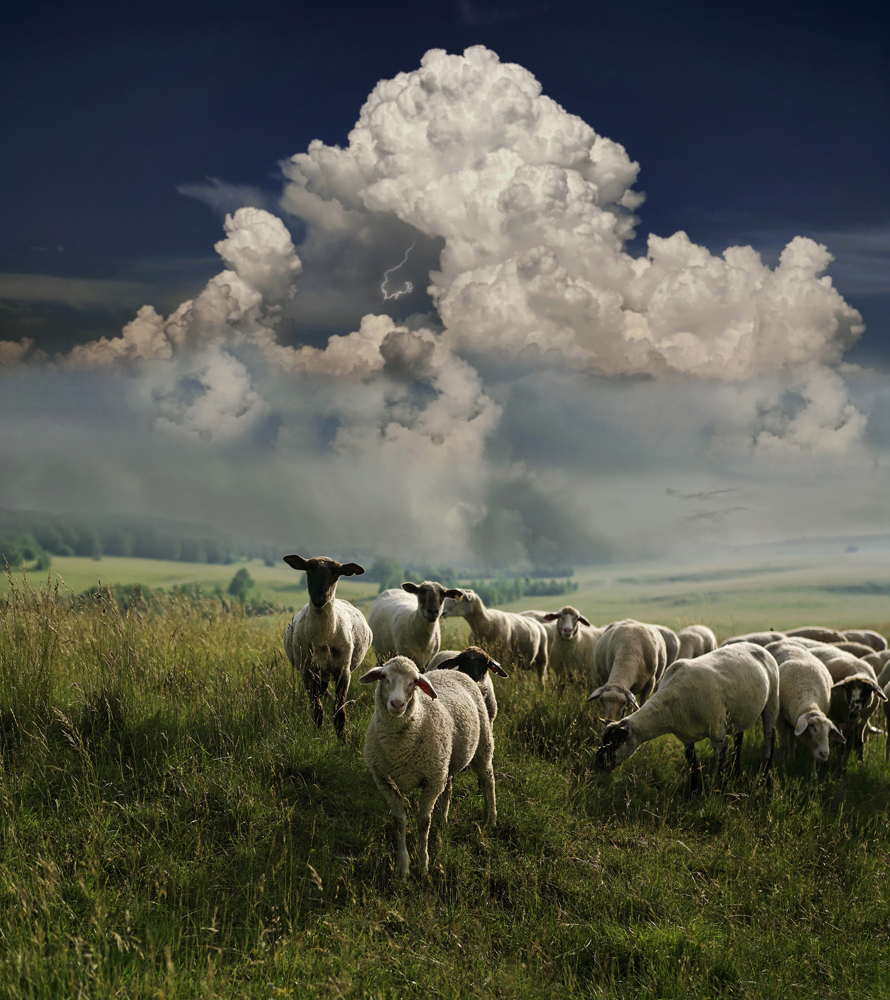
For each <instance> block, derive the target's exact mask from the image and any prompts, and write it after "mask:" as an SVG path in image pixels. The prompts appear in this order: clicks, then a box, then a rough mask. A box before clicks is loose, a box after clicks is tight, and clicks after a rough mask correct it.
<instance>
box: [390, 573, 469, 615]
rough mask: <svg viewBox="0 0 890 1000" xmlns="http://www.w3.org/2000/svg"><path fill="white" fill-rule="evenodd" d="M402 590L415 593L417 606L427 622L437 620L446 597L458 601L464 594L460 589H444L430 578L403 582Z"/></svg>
mask: <svg viewBox="0 0 890 1000" xmlns="http://www.w3.org/2000/svg"><path fill="white" fill-rule="evenodd" d="M402 590H404V591H406V592H407V593H409V594H416V595H417V607H418V609H419V610H420V613H421V614H422V615H423V617H424V618H426V620H427V621H428V622H434V621H438V619H439V617H440V616H441V615H442V605H443V603H444V601H445V599H446V598H451V600H453V601H459V600H461V599H462V598H463V596H464V592H463V591H462V590H457V589H456V588H452V589H446V588H445V587H443V586H442V584H441V583H435V582H434V581H432V580H424V582H423V583H403V584H402Z"/></svg>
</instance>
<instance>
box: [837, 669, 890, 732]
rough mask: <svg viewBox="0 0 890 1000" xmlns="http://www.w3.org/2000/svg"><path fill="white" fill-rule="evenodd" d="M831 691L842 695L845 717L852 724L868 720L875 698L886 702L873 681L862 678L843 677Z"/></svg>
mask: <svg viewBox="0 0 890 1000" xmlns="http://www.w3.org/2000/svg"><path fill="white" fill-rule="evenodd" d="M832 691H839V692H840V693H841V694H842V695H843V697H844V701H845V703H846V706H847V715H848V717H849V718H850V720H851V721H852V722H859V721H860V720H861V719H865V718H868V716H869V715H870V714H871V712H870V711H869V710H870V709H872V707H873V705H874V700H875V698H876V697H877V698H878V700H879V701H886V700H887V696H886V695H885V694H884V692H883V691H882V690H881V689H880V688H879V687H878V685H877V683H876V682H875V681H873V680H871V679H870V678H868V677H862V676H853V677H845V678H844V679H843V680H842V681H838V683H837V684H835V685H834V686H833V687H832Z"/></svg>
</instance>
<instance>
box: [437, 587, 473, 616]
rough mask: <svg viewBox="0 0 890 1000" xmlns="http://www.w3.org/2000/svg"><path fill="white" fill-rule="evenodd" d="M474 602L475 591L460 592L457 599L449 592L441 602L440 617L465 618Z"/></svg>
mask: <svg viewBox="0 0 890 1000" xmlns="http://www.w3.org/2000/svg"><path fill="white" fill-rule="evenodd" d="M475 600H476V591H475V590H462V591H460V596H459V597H455V596H452V594H451V592H449V594H448V596H447V597H446V598H445V600H444V601H443V602H442V617H443V618H466V617H467V613H468V612H469V611H470V609H471V608H472V606H473V602H474V601H475Z"/></svg>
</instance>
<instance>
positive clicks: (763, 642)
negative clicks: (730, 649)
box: [720, 629, 785, 646]
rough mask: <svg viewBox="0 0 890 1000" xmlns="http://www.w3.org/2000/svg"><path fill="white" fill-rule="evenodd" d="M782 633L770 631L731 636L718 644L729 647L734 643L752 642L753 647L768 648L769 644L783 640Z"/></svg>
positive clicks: (783, 635)
mask: <svg viewBox="0 0 890 1000" xmlns="http://www.w3.org/2000/svg"><path fill="white" fill-rule="evenodd" d="M784 638H785V633H784V632H776V631H775V629H770V631H769V632H746V633H745V635H732V636H730V637H729V638H728V639H724V640H723V642H721V643H720V645H721V646H731V645H733V644H734V643H736V642H753V643H754V645H755V646H768V645H769V644H770V643H771V642H778V640H779V639H784Z"/></svg>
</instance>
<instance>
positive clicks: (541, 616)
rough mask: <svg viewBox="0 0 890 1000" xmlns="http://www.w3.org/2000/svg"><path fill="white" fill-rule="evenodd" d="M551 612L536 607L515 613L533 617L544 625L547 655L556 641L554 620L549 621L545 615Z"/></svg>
mask: <svg viewBox="0 0 890 1000" xmlns="http://www.w3.org/2000/svg"><path fill="white" fill-rule="evenodd" d="M550 613H551V612H549V611H538V610H537V609H536V608H530V609H529V610H528V611H519V612H517V614H520V615H522V616H523V617H524V618H534V620H535V621H536V622H540V623H541V624H542V625H543V626H544V631H545V632H546V633H547V649H548V655H549V650H550V649H551V648H552V646H553V643H554V642H555V641H556V631H557V625H556V622H555V621H550V620H549V619H548V618H547V616H548V615H549V614H550Z"/></svg>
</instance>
